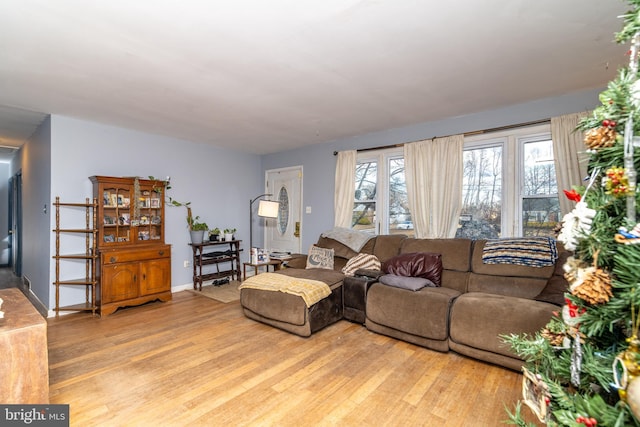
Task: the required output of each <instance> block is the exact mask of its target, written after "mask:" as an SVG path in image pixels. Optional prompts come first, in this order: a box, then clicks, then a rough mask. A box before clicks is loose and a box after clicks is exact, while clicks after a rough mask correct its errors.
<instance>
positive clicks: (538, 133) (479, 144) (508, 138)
mask: <svg viewBox="0 0 640 427" xmlns="http://www.w3.org/2000/svg"><path fill="white" fill-rule="evenodd" d="M544 140H551V142H552V144H553V139H552V138H551V124H550V123H545V124H540V125H532V126H522V127H518V128H513V129H508V130H503V131H496V132H490V133H480V134H477V135H471V136H465V139H464V147H463V150H471V149H478V148H487V147H493V146H497V145H499V144H500V143H502V144H503V152H502V165H503V169H502V178H503V181H502V202H501V204H502V221H501V223H500V237H516V236H522V233H523V224H522V206H523V199H524V198H525V197H523V196H524V181H525V176H524V172H525V168H524V144H525V143H528V142H536V141H544ZM557 194H558V193H556V195H557ZM548 196H549V195H547V196H545V197H548ZM551 196H553V195H551ZM526 198H532V197H531V196H527V197H526Z"/></svg>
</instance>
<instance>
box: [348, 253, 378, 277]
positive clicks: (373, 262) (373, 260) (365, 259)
mask: <svg viewBox="0 0 640 427" xmlns="http://www.w3.org/2000/svg"><path fill="white" fill-rule="evenodd" d="M361 268H362V269H365V270H380V260H379V259H378V257H376V256H375V255H369V254H358V255H356V256H354V257H353V258H351V259H350V260H349V261H347V265H345V266H344V268H343V269H342V273H343V274H344V275H346V276H353V275H354V273H355V272H356V270H358V269H361Z"/></svg>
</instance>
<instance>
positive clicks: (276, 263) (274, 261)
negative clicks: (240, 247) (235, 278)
mask: <svg viewBox="0 0 640 427" xmlns="http://www.w3.org/2000/svg"><path fill="white" fill-rule="evenodd" d="M270 265H272V266H273V271H276V270H280V266H281V265H282V260H279V259H272V260H270V261H267V262H259V263H256V264H253V263H251V262H245V263H243V265H242V267H243V273H244V275H243V279H242V280H247V267H253V271H254V273H253V274H254V275H257V274H258V268H260V267H265V268H266V269H267V272H269V266H270Z"/></svg>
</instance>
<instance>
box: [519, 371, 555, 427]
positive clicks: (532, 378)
mask: <svg viewBox="0 0 640 427" xmlns="http://www.w3.org/2000/svg"><path fill="white" fill-rule="evenodd" d="M522 400H523V401H524V403H525V404H526V405H527V406H528V407H529V408H531V411H533V413H534V414H536V416H537V417H538V419H539V420H540V422H542V423H546V422H547V421H548V415H549V408H548V407H549V404H550V403H551V394H550V393H549V386H548V385H547V383H545V382H544V380H543V379H542V376H540V375H539V374H533V373H532V372H531V371H529V370H528V369H527V368H524V367H523V368H522Z"/></svg>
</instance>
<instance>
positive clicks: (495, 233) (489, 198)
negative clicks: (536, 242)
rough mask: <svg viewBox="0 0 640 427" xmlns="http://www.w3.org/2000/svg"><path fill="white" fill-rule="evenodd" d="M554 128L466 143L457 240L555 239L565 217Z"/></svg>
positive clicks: (530, 129)
mask: <svg viewBox="0 0 640 427" xmlns="http://www.w3.org/2000/svg"><path fill="white" fill-rule="evenodd" d="M552 144H553V143H552V141H551V135H550V131H549V126H548V125H544V126H536V127H528V128H521V129H515V130H511V131H510V132H507V133H504V132H503V133H500V134H498V133H496V134H491V135H477V136H474V137H471V138H467V139H466V140H465V152H464V176H463V195H462V200H463V210H462V214H461V217H460V228H459V229H458V233H457V234H456V236H457V237H468V238H477V239H488V238H498V237H510V236H553V235H554V232H553V228H554V227H555V225H556V223H557V221H558V220H559V216H560V207H559V203H558V189H557V184H556V173H555V166H554V162H553V145H552Z"/></svg>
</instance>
